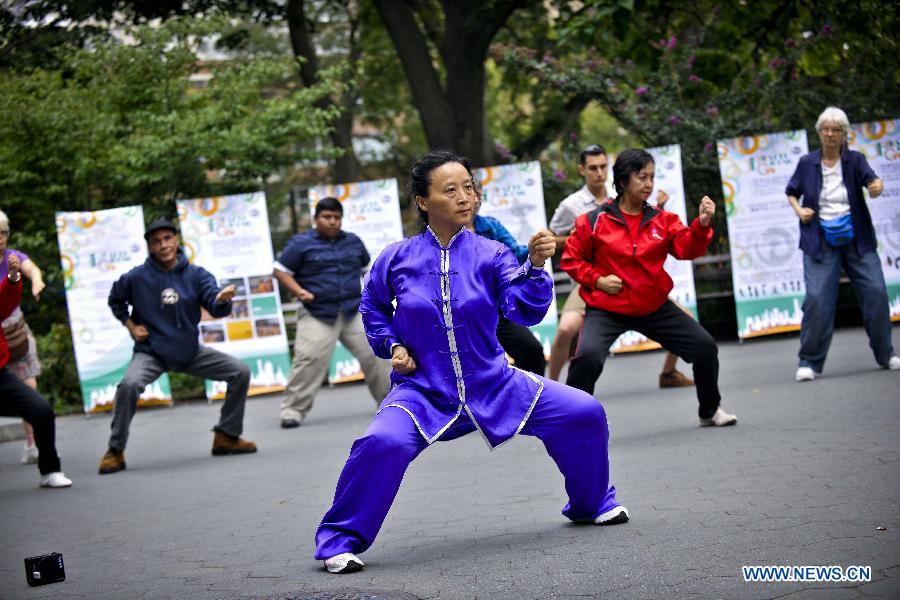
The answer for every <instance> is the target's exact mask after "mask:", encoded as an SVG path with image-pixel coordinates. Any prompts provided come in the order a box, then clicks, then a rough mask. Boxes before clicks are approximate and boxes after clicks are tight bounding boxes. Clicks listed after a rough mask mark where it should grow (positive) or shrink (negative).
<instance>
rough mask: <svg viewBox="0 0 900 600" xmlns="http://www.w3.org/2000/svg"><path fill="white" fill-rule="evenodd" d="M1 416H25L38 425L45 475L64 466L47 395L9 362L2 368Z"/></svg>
mask: <svg viewBox="0 0 900 600" xmlns="http://www.w3.org/2000/svg"><path fill="white" fill-rule="evenodd" d="M0 416H4V417H21V418H23V419H25V420H26V421H27V422H28V423H29V424H30V425H31V426H32V427H33V428H34V443H35V444H36V445H37V449H38V469H40V471H41V475H46V474H48V473H55V472H57V471H59V470H60V466H59V456H58V455H57V454H56V415H55V414H54V413H53V408H52V407H51V406H50V403H49V402H47V400H45V399H44V397H43V396H41V395H40V394H38V393H37V392H36V391H34V390H33V389H31V388H30V387H28V386H27V385H25V384H24V383H22V382H21V381H20V380H19V378H18V377H16V376H15V375H13V373H12V371H10V370H9V369H7V368H6V367H5V366H4V367H3V368H2V369H0Z"/></svg>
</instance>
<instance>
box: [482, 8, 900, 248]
mask: <svg viewBox="0 0 900 600" xmlns="http://www.w3.org/2000/svg"><path fill="white" fill-rule="evenodd" d="M839 8H840V6H839V5H838V4H837V3H832V2H817V3H813V2H800V1H796V0H771V1H760V2H754V3H746V4H741V3H718V2H715V1H714V0H713V1H709V2H706V1H703V0H701V1H699V2H694V3H691V4H681V3H671V2H665V1H662V0H650V1H647V2H641V3H635V8H634V11H633V12H632V13H631V15H630V18H629V19H628V20H627V21H626V22H620V24H619V25H617V26H616V27H614V30H615V31H616V35H615V37H614V38H613V39H611V40H607V43H606V44H605V46H604V49H603V50H602V51H601V50H599V49H597V48H596V47H593V46H592V45H591V44H592V40H593V39H594V35H593V31H594V30H593V27H594V25H591V23H592V22H593V19H594V18H595V17H596V16H597V15H589V14H587V13H586V12H585V13H579V14H575V15H573V18H572V19H570V20H569V21H568V22H567V24H566V28H563V29H561V30H560V32H559V37H558V39H557V40H556V41H555V44H554V46H553V47H552V48H548V49H547V52H545V53H544V54H543V55H536V54H535V52H534V51H533V50H532V49H531V48H529V47H520V46H516V45H513V44H495V46H494V48H493V55H494V56H495V57H496V59H497V60H498V61H499V62H500V64H501V65H503V66H504V67H503V68H504V69H505V70H507V71H510V70H518V71H519V72H520V73H525V74H527V75H528V76H529V77H532V78H534V79H535V80H536V81H538V82H540V85H541V86H543V87H544V88H548V89H553V90H556V91H558V92H559V93H561V94H562V95H564V96H567V97H569V98H578V97H587V98H589V99H591V100H592V101H594V102H597V103H599V104H600V105H602V106H603V107H604V108H605V109H606V110H607V111H608V112H609V113H610V114H611V115H613V116H614V117H615V118H616V120H617V121H618V122H619V123H621V124H622V126H623V127H624V128H625V129H627V130H628V131H629V132H630V133H632V134H633V135H634V136H636V137H637V138H638V140H639V141H640V142H641V143H642V144H644V145H646V146H658V145H665V144H672V143H680V144H681V146H682V157H683V160H684V167H685V185H686V188H687V193H688V196H689V197H690V198H699V197H700V196H702V195H703V194H709V195H710V196H712V197H713V198H718V199H719V200H720V201H721V186H720V183H719V171H718V163H717V160H716V146H715V144H716V141H717V140H719V139H723V138H729V137H736V136H739V135H746V134H753V133H761V132H766V131H779V130H785V129H800V128H807V129H809V128H811V126H812V124H813V123H814V122H815V119H816V116H817V115H818V114H819V112H821V110H822V109H823V108H825V107H826V106H828V105H831V104H837V105H840V106H842V107H843V108H845V109H846V110H847V111H848V112H849V113H850V115H851V118H852V119H854V120H855V121H863V120H871V119H881V118H890V117H893V116H896V115H897V114H900V97H898V96H897V94H896V93H895V91H894V90H896V88H897V84H898V83H900V69H898V67H897V65H896V60H895V58H894V57H895V56H896V53H897V51H898V50H900V48H898V41H897V38H896V35H895V34H894V33H893V32H895V31H896V30H897V27H898V25H900V17H898V15H897V13H896V11H894V10H892V9H890V7H889V6H888V5H887V3H883V2H864V3H861V4H859V5H858V6H856V7H855V11H856V14H855V17H858V18H853V19H847V20H842V21H841V22H840V24H837V23H835V22H833V21H832V20H831V16H830V15H833V14H837V12H838V10H839ZM612 18H613V20H615V18H614V15H613V17H612ZM595 24H596V23H595ZM862 90H865V91H864V92H862ZM723 208H724V207H723ZM689 210H690V206H689ZM724 218H725V210H720V211H718V212H717V220H718V221H719V223H718V226H717V228H716V229H717V231H720V232H723V233H722V234H721V235H720V236H719V237H718V238H717V240H716V248H714V251H715V250H718V251H727V248H728V245H727V237H726V236H725V235H724V232H725V231H726V227H725V225H724Z"/></svg>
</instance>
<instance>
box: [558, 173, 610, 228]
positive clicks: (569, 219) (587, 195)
mask: <svg viewBox="0 0 900 600" xmlns="http://www.w3.org/2000/svg"><path fill="white" fill-rule="evenodd" d="M603 202H606V200H603V201H601V202H600V203H598V202H597V199H596V198H594V194H592V193H591V191H590V190H589V189H588V187H587V186H586V185H585V186H583V187H582V188H581V189H580V190H578V191H577V192H575V193H574V194H570V195H569V196H567V197H566V199H565V200H563V201H562V202H560V203H559V206H557V207H556V212H554V213H553V218H551V219H550V225H549V226H548V227H549V228H550V231H552V232H553V233H554V234H555V235H569V234H571V233H572V230H573V229H575V219H577V218H578V217H580V216H581V215H583V214H585V213H589V212H591V211H592V210H594V209H595V208H597V207H598V206H600V204H602V203H603Z"/></svg>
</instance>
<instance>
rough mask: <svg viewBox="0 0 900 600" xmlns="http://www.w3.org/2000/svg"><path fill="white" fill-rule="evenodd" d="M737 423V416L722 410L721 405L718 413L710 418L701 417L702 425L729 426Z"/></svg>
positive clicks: (717, 410)
mask: <svg viewBox="0 0 900 600" xmlns="http://www.w3.org/2000/svg"><path fill="white" fill-rule="evenodd" d="M735 423H737V417H736V416H734V415H730V414H728V413H727V412H725V411H724V410H722V407H721V406H720V407H719V408H717V409H716V414H714V415H713V416H712V417H710V418H709V419H700V427H727V426H728V425H734V424H735Z"/></svg>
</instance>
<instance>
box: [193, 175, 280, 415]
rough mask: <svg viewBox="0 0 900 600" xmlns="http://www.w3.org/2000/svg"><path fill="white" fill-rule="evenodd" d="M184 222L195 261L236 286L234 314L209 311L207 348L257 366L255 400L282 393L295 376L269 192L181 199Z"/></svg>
mask: <svg viewBox="0 0 900 600" xmlns="http://www.w3.org/2000/svg"><path fill="white" fill-rule="evenodd" d="M176 204H177V208H178V220H179V224H180V227H181V237H182V244H183V246H184V251H185V253H186V254H187V257H188V260H189V261H190V262H191V263H192V264H196V265H198V266H201V267H203V268H204V269H206V270H207V271H209V272H210V273H212V274H213V275H214V276H215V277H216V280H217V281H218V282H219V285H220V286H221V287H225V286H227V285H233V286H234V287H235V290H236V291H235V295H234V299H233V300H232V309H231V314H230V315H228V316H227V317H225V318H222V319H214V318H213V317H212V316H210V315H209V314H208V313H206V311H203V314H202V316H201V320H200V343H201V344H204V345H206V346H209V347H210V348H214V349H216V350H219V351H221V352H224V353H226V354H230V355H231V356H234V357H236V358H238V359H240V360H241V361H243V362H244V363H245V364H246V365H247V366H248V367H250V390H249V392H248V394H249V395H251V396H252V395H257V394H267V393H270V392H280V391H283V390H284V388H285V386H286V385H287V378H288V375H289V374H290V371H291V356H290V352H289V350H288V342H287V332H286V330H285V327H284V316H283V314H282V311H281V296H280V295H279V293H278V282H277V281H276V280H275V278H274V277H272V264H273V263H274V257H273V254H272V237H271V233H270V230H269V215H268V212H267V210H266V196H265V194H263V193H262V192H257V193H254V194H238V195H234V196H216V197H212V198H199V199H193V200H179V201H178V202H177V203H176ZM226 388H227V384H226V383H225V382H224V381H210V380H207V381H206V395H207V397H208V398H210V399H221V398H224V397H225V390H226Z"/></svg>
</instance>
